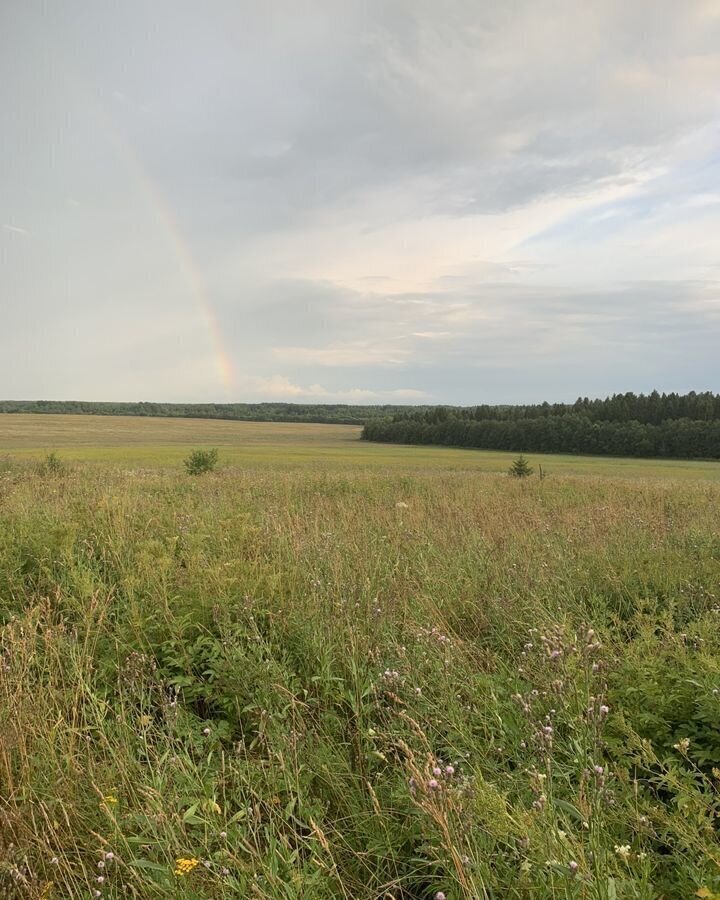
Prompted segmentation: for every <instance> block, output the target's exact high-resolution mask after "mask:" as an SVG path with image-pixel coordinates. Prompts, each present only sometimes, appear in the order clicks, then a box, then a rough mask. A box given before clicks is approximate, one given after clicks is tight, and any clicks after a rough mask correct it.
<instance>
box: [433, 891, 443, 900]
mask: <svg viewBox="0 0 720 900" xmlns="http://www.w3.org/2000/svg"><path fill="white" fill-rule="evenodd" d="M435 900H445V894H444V893H443V892H442V891H438V892H437V894H435Z"/></svg>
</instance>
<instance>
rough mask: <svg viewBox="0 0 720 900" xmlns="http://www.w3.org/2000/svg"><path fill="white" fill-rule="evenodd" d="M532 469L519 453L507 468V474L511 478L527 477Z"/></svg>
mask: <svg viewBox="0 0 720 900" xmlns="http://www.w3.org/2000/svg"><path fill="white" fill-rule="evenodd" d="M533 471H534V469H533V467H532V466H531V465H530V463H529V462H528V461H527V460H526V459H525V457H524V456H522V455H520V456H518V458H517V459H516V460H515V462H514V463H513V464H512V465H511V466H510V468H509V469H508V475H512V477H513V478H528V477H529V476H530V475H532V473H533Z"/></svg>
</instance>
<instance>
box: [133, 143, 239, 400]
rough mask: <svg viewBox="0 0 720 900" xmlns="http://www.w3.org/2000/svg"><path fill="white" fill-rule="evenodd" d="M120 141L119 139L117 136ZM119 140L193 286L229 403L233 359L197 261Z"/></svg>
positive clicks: (137, 162) (166, 208) (138, 164)
mask: <svg viewBox="0 0 720 900" xmlns="http://www.w3.org/2000/svg"><path fill="white" fill-rule="evenodd" d="M118 137H119V136H118ZM119 140H120V147H121V148H122V149H123V151H124V153H123V155H124V156H125V157H126V158H127V159H128V160H129V162H130V163H131V168H132V170H133V173H134V176H135V178H136V180H137V182H138V183H139V184H140V186H141V188H142V190H143V192H144V193H145V195H146V196H147V197H148V199H149V200H150V201H151V203H152V206H153V208H154V210H155V213H156V215H157V217H158V220H159V221H160V223H161V224H162V226H163V228H164V229H165V233H166V234H167V237H168V240H169V242H170V245H171V246H172V248H173V251H174V253H175V257H176V258H177V261H178V264H179V266H180V270H181V272H182V274H183V277H184V279H185V281H186V282H187V284H188V285H189V286H190V289H191V290H192V293H193V295H194V297H195V300H196V302H197V306H198V310H199V312H200V315H201V317H202V319H203V321H204V322H205V327H206V328H207V332H208V336H209V338H210V343H211V345H212V347H213V349H214V353H215V363H216V366H217V371H218V375H219V376H220V380H221V381H222V383H223V386H224V388H225V393H226V395H227V399H235V384H236V379H235V370H234V367H233V363H232V359H231V357H230V354H229V353H228V350H227V347H226V346H225V341H224V339H223V336H222V331H221V330H220V323H219V321H218V317H217V315H216V313H215V310H214V309H213V307H212V304H211V303H210V297H209V296H208V291H207V288H206V286H205V283H204V280H203V276H202V272H201V271H200V269H199V267H198V265H197V263H196V262H195V259H194V258H193V255H192V252H191V250H190V247H189V246H188V243H187V241H186V240H185V238H184V237H183V236H182V233H181V232H180V229H179V227H178V225H177V222H176V221H175V219H174V217H173V215H172V212H171V210H170V208H169V206H168V205H167V203H166V202H165V200H164V198H163V197H162V195H161V193H160V191H159V190H158V188H157V186H156V185H155V184H154V183H153V181H151V179H150V178H149V177H148V175H147V174H146V172H145V169H144V168H143V166H142V164H141V161H140V158H139V156H138V154H137V153H136V152H135V150H134V149H133V148H132V147H131V146H130V144H128V143H127V142H125V141H122V139H119Z"/></svg>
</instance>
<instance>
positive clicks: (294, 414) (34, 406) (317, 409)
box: [0, 400, 426, 425]
mask: <svg viewBox="0 0 720 900" xmlns="http://www.w3.org/2000/svg"><path fill="white" fill-rule="evenodd" d="M423 408H426V407H423ZM414 409H417V407H407V406H351V405H349V404H347V403H327V404H318V403H98V402H92V401H82V400H0V413H45V414H55V415H58V414H63V413H65V414H72V415H76V416H77V415H88V416H155V417H161V418H181V419H237V420H238V421H244V422H318V423H328V424H332V423H337V424H338V425H362V424H364V423H365V422H367V421H368V420H369V419H372V418H376V417H381V416H382V417H389V416H396V415H405V414H408V413H410V412H412V411H413V410H414Z"/></svg>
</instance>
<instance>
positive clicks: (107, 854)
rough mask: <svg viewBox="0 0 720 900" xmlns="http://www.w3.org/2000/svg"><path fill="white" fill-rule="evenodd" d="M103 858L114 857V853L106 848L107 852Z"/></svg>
mask: <svg viewBox="0 0 720 900" xmlns="http://www.w3.org/2000/svg"><path fill="white" fill-rule="evenodd" d="M105 859H115V854H114V853H113V852H112V850H108V852H107V853H106V854H105Z"/></svg>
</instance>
